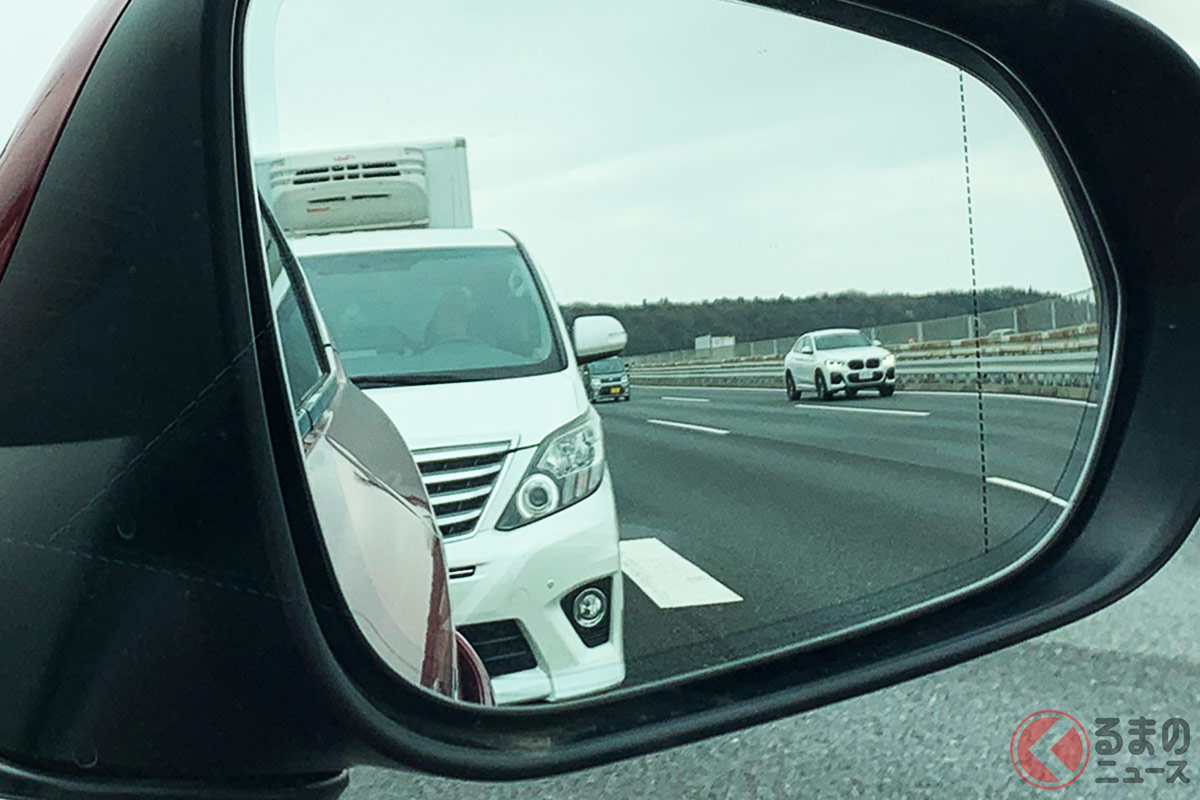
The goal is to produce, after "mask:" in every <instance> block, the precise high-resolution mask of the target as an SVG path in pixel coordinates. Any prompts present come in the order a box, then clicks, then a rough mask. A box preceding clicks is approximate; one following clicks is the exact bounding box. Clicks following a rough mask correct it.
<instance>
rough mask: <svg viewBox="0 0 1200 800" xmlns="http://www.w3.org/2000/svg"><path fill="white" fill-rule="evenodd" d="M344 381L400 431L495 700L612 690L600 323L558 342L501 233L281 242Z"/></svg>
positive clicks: (560, 333)
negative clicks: (583, 370) (589, 369)
mask: <svg viewBox="0 0 1200 800" xmlns="http://www.w3.org/2000/svg"><path fill="white" fill-rule="evenodd" d="M292 246H293V249H294V250H295V252H296V255H297V256H298V257H299V258H300V261H301V264H302V266H303V268H304V272H305V275H306V276H307V279H308V281H309V283H310V284H311V287H312V291H313V294H314V296H315V297H316V300H317V303H318V305H319V306H320V308H321V311H322V314H323V316H324V318H325V321H326V324H327V325H328V327H329V329H330V332H331V334H332V338H333V341H334V342H335V344H336V347H337V350H338V354H339V355H340V357H341V360H342V363H343V364H344V366H345V370H346V372H347V374H348V376H349V377H350V379H351V380H352V381H353V382H354V383H355V384H357V385H358V386H359V387H360V388H362V389H364V390H365V391H366V393H367V395H368V396H369V397H370V398H372V399H373V400H374V401H375V402H376V403H377V404H378V405H379V406H380V407H382V408H383V410H384V411H385V412H387V415H388V416H389V417H390V419H391V420H392V422H393V424H395V426H396V427H397V428H398V429H399V430H400V431H401V432H402V433H403V435H404V437H405V439H406V441H407V442H408V444H409V447H410V448H411V449H412V450H413V453H414V457H415V458H416V461H417V464H418V466H419V468H420V470H421V474H422V478H423V480H424V482H425V485H426V488H427V489H428V494H429V497H430V500H431V501H432V503H433V511H434V515H435V518H436V520H437V523H438V526H439V528H440V529H441V532H442V537H443V540H444V543H445V551H446V555H447V560H448V566H449V573H450V601H451V611H452V614H453V617H454V621H455V623H456V625H457V626H458V629H459V630H460V631H461V632H462V633H463V634H464V635H465V636H466V637H467V638H468V640H469V641H470V642H471V644H472V645H474V647H475V649H476V650H477V651H478V653H479V655H480V656H481V658H482V659H483V661H484V663H485V664H486V665H487V669H488V673H489V674H490V675H491V676H492V679H493V684H494V689H495V695H496V701H497V702H499V703H514V702H527V701H535V700H561V699H565V698H570V697H577V696H580V695H584V694H589V693H592V692H596V691H599V690H602V689H606V688H610V687H613V686H615V685H617V684H619V683H620V682H621V681H622V680H624V677H625V660H624V648H623V644H622V610H623V605H624V603H623V590H622V584H621V563H620V550H619V536H618V530H617V515H616V509H615V505H614V500H613V490H612V481H611V478H610V477H609V474H608V468H607V465H606V462H605V457H604V437H603V435H602V430H601V426H600V418H599V416H598V415H597V414H596V412H595V411H594V410H593V408H592V406H591V404H590V403H589V401H588V396H587V391H586V390H585V388H584V386H583V385H582V383H581V382H580V380H579V371H578V367H579V365H580V364H582V363H587V362H589V361H593V360H597V359H600V358H605V357H608V356H611V355H614V354H616V353H618V352H620V350H621V349H623V348H624V346H625V339H626V336H625V331H624V328H622V327H621V324H620V323H619V322H618V321H617V320H616V319H613V318H612V317H603V316H594V317H581V318H579V319H577V320H575V324H574V326H573V328H574V336H573V339H572V338H570V337H569V335H568V329H567V326H566V325H565V324H564V321H563V318H562V315H561V313H560V312H559V309H558V304H557V302H555V300H554V297H553V295H552V293H551V291H550V287H549V284H548V283H547V281H546V279H545V276H544V275H542V274H541V272H540V271H539V270H538V268H537V267H536V266H535V265H534V264H533V262H532V260H531V259H530V258H529V257H528V254H527V253H526V251H525V249H524V248H523V247H522V246H521V244H520V242H518V241H517V240H516V238H514V237H513V236H512V235H510V234H508V233H506V232H503V231H495V230H479V229H473V228H445V229H417V230H381V231H357V232H353V233H330V234H325V235H317V236H302V237H298V238H296V239H294V240H293V241H292Z"/></svg>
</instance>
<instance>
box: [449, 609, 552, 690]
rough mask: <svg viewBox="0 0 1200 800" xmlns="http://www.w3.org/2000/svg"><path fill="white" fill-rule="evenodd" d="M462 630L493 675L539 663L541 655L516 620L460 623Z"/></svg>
mask: <svg viewBox="0 0 1200 800" xmlns="http://www.w3.org/2000/svg"><path fill="white" fill-rule="evenodd" d="M458 631H459V633H461V634H462V635H463V636H465V637H467V641H468V642H470V643H471V647H472V648H474V650H475V652H476V653H478V654H479V658H480V659H481V660H482V661H483V664H484V666H485V667H487V671H488V675H489V676H491V677H493V678H498V677H500V676H501V675H511V674H512V673H514V672H523V671H525V670H527V669H533V668H534V667H536V666H537V658H536V657H535V656H534V655H533V650H532V649H531V648H530V647H529V641H528V640H526V638H525V634H524V633H522V631H521V626H519V625H518V624H517V621H516V620H515V619H505V620H500V621H499V622H483V623H480V624H478V625H460V626H459V628H458Z"/></svg>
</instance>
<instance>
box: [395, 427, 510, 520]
mask: <svg viewBox="0 0 1200 800" xmlns="http://www.w3.org/2000/svg"><path fill="white" fill-rule="evenodd" d="M511 448H512V443H511V442H488V443H485V444H478V445H467V446H464V447H441V448H436V449H431V450H418V451H417V452H415V453H413V458H414V459H415V460H416V462H417V467H418V469H420V470H421V480H422V481H424V483H425V490H426V491H427V492H428V493H429V500H430V501H431V502H432V503H433V515H434V518H435V519H436V520H437V524H438V528H439V529H440V530H441V532H442V538H444V539H450V538H454V537H457V536H466V535H467V534H469V533H471V532H472V531H474V530H475V526H476V525H477V524H478V522H479V518H480V516H482V514H483V509H484V507H485V506H486V505H487V501H488V498H489V497H491V494H492V489H494V488H495V486H496V480H497V479H498V478H499V476H500V471H501V470H502V469H503V468H504V462H505V459H507V458H508V454H509V451H510V450H511Z"/></svg>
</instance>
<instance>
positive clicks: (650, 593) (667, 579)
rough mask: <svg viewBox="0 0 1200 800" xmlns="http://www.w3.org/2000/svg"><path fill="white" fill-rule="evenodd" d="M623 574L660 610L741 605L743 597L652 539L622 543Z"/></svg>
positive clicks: (629, 540)
mask: <svg viewBox="0 0 1200 800" xmlns="http://www.w3.org/2000/svg"><path fill="white" fill-rule="evenodd" d="M621 570H622V571H623V572H624V573H625V574H626V575H627V576H629V579H630V580H632V581H633V582H634V583H636V584H637V585H638V588H639V589H641V590H642V591H643V592H645V593H646V596H647V597H649V598H650V599H651V600H653V601H654V604H655V605H656V606H658V607H659V608H687V607H689V606H711V605H718V604H720V603H740V602H742V598H741V595H739V594H737V593H736V592H734V591H733V590H732V589H730V588H729V587H728V586H726V585H725V584H723V583H721V582H720V581H719V580H717V579H716V578H714V577H713V576H711V575H709V574H708V573H707V572H705V571H704V570H702V569H700V568H699V567H697V566H696V565H695V564H693V563H692V562H690V561H688V560H687V559H686V558H684V557H683V556H681V555H679V553H676V552H675V551H674V550H672V549H671V548H670V547H667V546H666V545H665V544H663V543H662V542H661V541H659V540H658V539H655V538H653V537H651V538H647V539H626V540H624V541H622V542H621Z"/></svg>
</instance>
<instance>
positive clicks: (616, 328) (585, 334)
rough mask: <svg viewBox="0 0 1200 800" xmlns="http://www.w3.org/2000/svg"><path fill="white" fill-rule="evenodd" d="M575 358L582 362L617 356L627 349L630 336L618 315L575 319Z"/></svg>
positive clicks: (586, 362)
mask: <svg viewBox="0 0 1200 800" xmlns="http://www.w3.org/2000/svg"><path fill="white" fill-rule="evenodd" d="M574 340H575V341H574V344H575V359H576V360H577V361H578V362H579V363H580V364H588V363H590V362H592V361H599V360H600V359H602V358H608V357H609V356H615V355H617V354H618V353H620V352H621V351H622V350H624V349H625V345H626V344H627V343H628V341H629V336H628V335H627V334H626V333H625V326H624V325H622V324H621V323H620V321H619V320H618V319H617V318H616V317H610V316H607V315H596V316H591V317H579V318H578V319H576V320H575V335H574Z"/></svg>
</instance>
